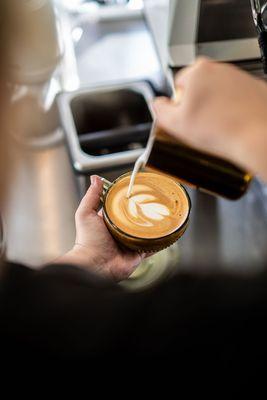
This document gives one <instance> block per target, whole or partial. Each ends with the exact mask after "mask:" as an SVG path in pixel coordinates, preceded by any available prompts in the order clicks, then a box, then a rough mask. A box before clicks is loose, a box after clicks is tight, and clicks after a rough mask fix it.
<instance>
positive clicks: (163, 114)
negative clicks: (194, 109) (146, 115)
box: [153, 98, 180, 136]
mask: <svg viewBox="0 0 267 400" xmlns="http://www.w3.org/2000/svg"><path fill="white" fill-rule="evenodd" d="M153 109H154V112H155V114H156V118H157V122H158V124H159V126H160V127H161V128H163V129H165V130H166V131H167V132H169V133H170V134H172V135H174V136H178V132H179V129H180V126H179V125H180V106H179V104H175V103H174V102H173V101H172V100H169V99H168V98H158V99H156V100H155V101H154V103H153Z"/></svg>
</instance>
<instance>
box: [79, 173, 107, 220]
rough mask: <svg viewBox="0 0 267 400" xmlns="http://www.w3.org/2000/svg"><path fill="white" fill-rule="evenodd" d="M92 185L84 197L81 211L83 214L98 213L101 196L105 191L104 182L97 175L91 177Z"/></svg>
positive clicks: (80, 207)
mask: <svg viewBox="0 0 267 400" xmlns="http://www.w3.org/2000/svg"><path fill="white" fill-rule="evenodd" d="M90 179H91V185H90V187H89V189H88V190H87V192H86V194H85V196H84V197H83V199H82V201H81V203H80V206H79V209H80V211H81V212H83V213H86V214H90V213H91V212H93V211H95V212H96V211H97V210H98V207H99V203H100V196H101V194H102V191H103V182H102V181H101V179H100V178H99V176H97V175H92V176H91V178H90Z"/></svg>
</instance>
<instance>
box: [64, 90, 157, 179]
mask: <svg viewBox="0 0 267 400" xmlns="http://www.w3.org/2000/svg"><path fill="white" fill-rule="evenodd" d="M153 98H154V92H153V90H152V88H151V86H150V85H149V84H148V83H147V82H134V83H129V84H123V85H114V86H110V87H99V88H95V89H82V90H80V91H78V92H74V93H63V94H62V95H61V96H60V97H59V110H60V116H61V121H62V125H63V127H64V130H65V132H66V136H67V142H68V145H69V149H70V155H71V158H72V162H73V166H74V169H75V170H76V171H78V172H82V173H88V172H92V171H100V172H101V171H107V170H109V169H114V168H117V167H119V168H121V167H123V166H129V165H131V164H133V163H134V162H135V160H136V159H137V158H138V157H139V155H140V154H141V153H142V151H143V148H144V147H145V146H146V143H147V140H148V137H149V133H150V129H151V124H152V115H151V111H150V108H149V103H150V102H151V101H152V100H153Z"/></svg>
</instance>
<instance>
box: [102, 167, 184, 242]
mask: <svg viewBox="0 0 267 400" xmlns="http://www.w3.org/2000/svg"><path fill="white" fill-rule="evenodd" d="M129 182H130V175H128V176H124V177H122V178H121V179H119V180H118V181H117V182H116V183H115V184H114V185H113V186H112V187H111V188H110V189H109V191H108V193H107V196H106V199H105V211H106V213H107V215H108V217H109V219H110V220H111V222H112V223H113V224H114V225H115V226H116V227H117V228H119V230H121V231H122V232H124V233H126V234H127V235H130V236H133V237H135V238H141V239H157V238H162V237H166V236H168V235H171V234H172V233H174V232H175V231H177V230H179V228H180V227H182V226H183V225H184V224H185V222H186V221H187V219H188V215H189V209H190V200H189V198H188V195H187V194H186V192H185V189H184V188H183V187H182V186H181V185H179V184H178V183H176V182H175V181H174V180H173V179H171V178H169V177H167V176H165V175H161V174H155V173H150V172H149V173H148V172H140V173H138V174H137V175H136V178H135V182H134V186H133V189H132V193H131V196H130V197H129V198H127V190H128V186H129ZM176 240H177V239H176Z"/></svg>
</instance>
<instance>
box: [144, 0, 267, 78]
mask: <svg viewBox="0 0 267 400" xmlns="http://www.w3.org/2000/svg"><path fill="white" fill-rule="evenodd" d="M264 3H265V4H264ZM144 4H145V14H146V19H147V22H148V25H149V27H150V29H151V32H152V35H153V37H154V41H155V44H156V48H157V50H158V53H159V56H160V58H161V62H162V65H163V67H164V68H165V70H167V69H169V68H171V70H174V71H176V70H177V69H179V68H181V67H184V66H187V65H189V64H191V63H192V62H193V61H194V60H195V59H196V58H197V57H199V56H207V57H210V58H212V59H214V60H218V61H224V62H232V63H235V64H237V65H238V66H240V67H241V68H244V69H245V70H248V71H252V72H254V73H256V74H257V75H263V72H267V66H266V64H267V63H266V58H267V57H266V55H267V50H266V49H267V45H266V43H267V39H266V37H267V33H266V27H267V7H266V2H263V1H260V0H216V1H215V0H145V1H144ZM253 19H254V21H253ZM262 61H263V66H262Z"/></svg>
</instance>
